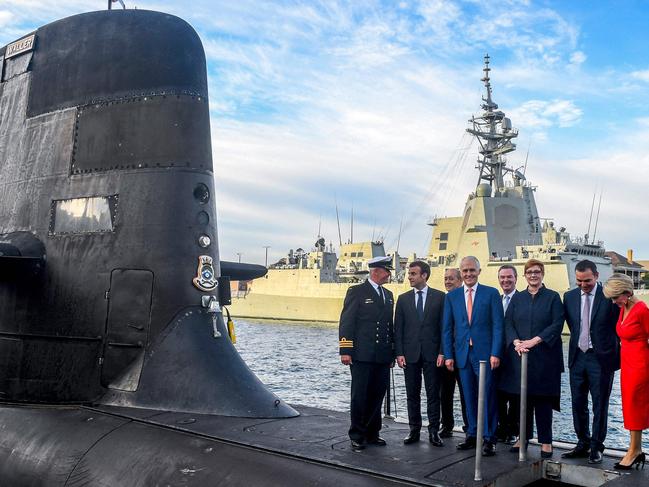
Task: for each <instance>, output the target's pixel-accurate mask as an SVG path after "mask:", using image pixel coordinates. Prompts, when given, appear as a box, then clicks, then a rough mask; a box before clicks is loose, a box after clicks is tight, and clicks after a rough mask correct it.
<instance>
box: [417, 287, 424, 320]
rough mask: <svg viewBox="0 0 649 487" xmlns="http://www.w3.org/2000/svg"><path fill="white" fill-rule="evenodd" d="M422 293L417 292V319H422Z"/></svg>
mask: <svg viewBox="0 0 649 487" xmlns="http://www.w3.org/2000/svg"><path fill="white" fill-rule="evenodd" d="M423 294H424V291H417V315H418V316H419V319H420V320H422V321H423V319H424V296H423Z"/></svg>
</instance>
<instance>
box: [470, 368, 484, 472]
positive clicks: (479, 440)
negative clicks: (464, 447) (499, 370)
mask: <svg viewBox="0 0 649 487" xmlns="http://www.w3.org/2000/svg"><path fill="white" fill-rule="evenodd" d="M486 381H487V361H486V360H480V376H479V378H478V432H477V434H476V442H475V476H474V478H473V480H482V444H483V436H484V402H485V398H484V396H485V385H486V384H485V382H486Z"/></svg>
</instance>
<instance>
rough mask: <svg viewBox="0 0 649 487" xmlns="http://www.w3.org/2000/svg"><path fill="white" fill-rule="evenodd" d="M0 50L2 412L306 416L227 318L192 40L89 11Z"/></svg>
mask: <svg viewBox="0 0 649 487" xmlns="http://www.w3.org/2000/svg"><path fill="white" fill-rule="evenodd" d="M0 56H2V58H0V59H2V61H1V62H2V66H1V67H2V70H1V80H0V401H5V402H26V403H48V404H68V403H69V404H74V403H95V404H104V405H115V406H127V407H141V408H149V409H159V410H166V411H187V412H196V413H206V414H219V415H228V416H245V417H288V416H294V415H296V414H297V413H296V412H295V411H294V410H293V409H292V408H291V407H290V406H288V405H287V404H285V403H284V402H283V401H281V400H280V399H279V398H277V397H276V396H275V395H274V394H272V393H271V392H270V391H268V390H267V389H266V388H265V386H264V385H263V384H262V383H261V382H260V381H259V380H258V379H257V378H256V377H255V375H254V374H253V373H252V372H251V371H250V370H249V369H248V367H247V366H246V364H245V363H244V362H243V360H242V359H241V358H240V357H239V354H238V353H237V351H236V349H235V348H234V346H233V345H232V343H231V341H230V339H229V338H228V334H227V329H226V326H225V324H224V322H223V316H222V313H221V306H220V305H221V304H223V303H222V301H223V299H224V298H223V297H219V293H218V289H219V286H218V284H219V281H223V277H222V276H221V275H220V266H219V253H218V244H217V228H216V207H215V200H214V178H213V168H212V155H211V144H210V121H209V107H208V98H207V95H208V94H207V76H206V64H205V55H204V52H203V47H202V44H201V41H200V39H199V37H198V35H197V34H196V32H195V31H194V30H193V29H192V28H191V27H190V26H189V25H188V24H187V23H185V22H184V21H182V20H180V19H178V18H176V17H174V16H171V15H166V14H162V13H157V12H149V11H142V10H108V11H101V12H91V13H86V14H81V15H76V16H73V17H69V18H66V19H63V20H60V21H57V22H54V23H51V24H48V25H46V26H44V27H41V28H39V29H38V30H36V31H35V32H33V33H31V34H29V35H26V36H24V37H23V38H21V39H17V40H16V42H13V43H11V44H8V45H7V46H5V47H4V48H2V49H0ZM248 270H249V269H248ZM221 288H223V286H221ZM219 300H221V302H219Z"/></svg>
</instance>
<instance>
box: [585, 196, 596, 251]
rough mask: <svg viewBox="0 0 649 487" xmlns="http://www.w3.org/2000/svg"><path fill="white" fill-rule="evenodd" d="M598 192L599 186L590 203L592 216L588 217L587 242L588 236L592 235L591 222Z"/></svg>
mask: <svg viewBox="0 0 649 487" xmlns="http://www.w3.org/2000/svg"><path fill="white" fill-rule="evenodd" d="M596 194H597V188H595V191H593V201H592V203H591V204H590V216H589V217H588V230H586V243H588V237H589V235H590V224H591V222H592V221H593V209H594V208H595V195H596Z"/></svg>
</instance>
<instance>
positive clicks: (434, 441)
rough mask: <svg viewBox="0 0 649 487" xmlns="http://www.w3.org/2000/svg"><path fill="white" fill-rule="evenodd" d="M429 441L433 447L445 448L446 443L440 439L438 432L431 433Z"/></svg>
mask: <svg viewBox="0 0 649 487" xmlns="http://www.w3.org/2000/svg"><path fill="white" fill-rule="evenodd" d="M428 441H430V444H431V445H433V446H444V442H443V441H442V439H441V438H440V437H439V433H438V432H437V431H431V432H430V433H428Z"/></svg>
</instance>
